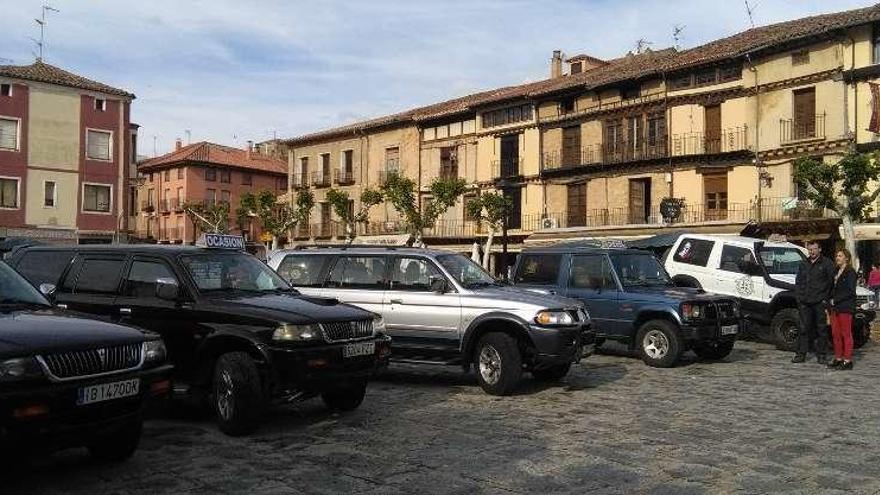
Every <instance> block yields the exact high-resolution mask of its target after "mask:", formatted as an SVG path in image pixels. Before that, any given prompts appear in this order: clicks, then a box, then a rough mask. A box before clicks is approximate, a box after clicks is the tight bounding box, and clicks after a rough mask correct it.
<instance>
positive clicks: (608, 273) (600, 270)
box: [568, 255, 617, 291]
mask: <svg viewBox="0 0 880 495" xmlns="http://www.w3.org/2000/svg"><path fill="white" fill-rule="evenodd" d="M568 286H569V287H571V288H572V289H589V290H595V291H602V290H615V291H616V290H617V282H615V281H614V274H613V273H612V270H611V264H610V263H609V262H608V258H606V257H605V256H602V255H594V256H573V257H572V258H571V272H570V273H569V276H568Z"/></svg>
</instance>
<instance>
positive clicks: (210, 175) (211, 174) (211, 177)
mask: <svg viewBox="0 0 880 495" xmlns="http://www.w3.org/2000/svg"><path fill="white" fill-rule="evenodd" d="M205 180H207V181H211V182H214V181H216V180H217V169H216V168H212V167H208V168H206V169H205Z"/></svg>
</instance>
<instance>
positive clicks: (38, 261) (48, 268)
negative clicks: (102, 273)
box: [15, 251, 73, 287]
mask: <svg viewBox="0 0 880 495" xmlns="http://www.w3.org/2000/svg"><path fill="white" fill-rule="evenodd" d="M72 259H73V252H72V251H30V252H28V253H27V254H25V255H24V256H22V257H21V261H19V262H18V266H16V267H15V269H16V270H17V271H18V272H19V273H21V274H22V276H24V278H26V279H27V280H28V282H30V283H31V284H33V285H34V286H35V287H39V286H40V284H53V285H58V278H59V277H61V274H62V273H63V272H64V269H65V268H67V265H68V264H69V263H70V260H72Z"/></svg>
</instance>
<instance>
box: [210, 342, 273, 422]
mask: <svg viewBox="0 0 880 495" xmlns="http://www.w3.org/2000/svg"><path fill="white" fill-rule="evenodd" d="M211 402H212V405H213V408H214V412H215V413H216V415H217V424H218V425H219V427H220V430H221V431H222V432H223V433H226V434H227V435H230V436H239V435H245V434H247V433H250V432H252V431H253V430H254V428H256V426H257V422H258V421H259V419H260V416H261V415H262V412H263V407H264V403H263V391H262V387H261V383H260V373H259V371H258V370H257V365H256V363H254V360H253V359H251V357H250V356H249V355H248V354H247V353H245V352H228V353H226V354H223V355H222V356H220V359H218V360H217V363H216V365H215V366H214V382H213V393H212V394H211Z"/></svg>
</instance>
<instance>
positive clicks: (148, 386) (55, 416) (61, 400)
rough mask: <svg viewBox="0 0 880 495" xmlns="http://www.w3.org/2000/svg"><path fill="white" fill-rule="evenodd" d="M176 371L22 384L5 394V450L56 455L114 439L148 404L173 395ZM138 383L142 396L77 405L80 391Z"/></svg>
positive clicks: (1, 414) (0, 441)
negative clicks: (172, 386) (107, 437)
mask: <svg viewBox="0 0 880 495" xmlns="http://www.w3.org/2000/svg"><path fill="white" fill-rule="evenodd" d="M171 369H172V367H171V365H163V366H159V367H156V368H151V369H148V370H143V371H133V372H130V373H121V374H118V375H110V376H104V377H100V378H94V379H91V380H75V381H72V382H66V383H49V382H41V383H38V384H20V385H17V386H16V387H15V388H9V389H5V390H3V391H0V448H9V447H10V446H16V447H18V448H22V449H23V450H45V451H51V450H56V449H60V448H66V447H76V446H81V445H86V444H88V443H89V442H90V441H93V440H95V439H96V438H100V437H106V436H108V435H113V434H114V433H115V432H116V430H118V429H119V428H121V427H124V426H127V425H128V424H129V423H130V422H132V421H140V417H141V413H142V411H143V407H144V403H145V401H148V400H151V399H158V398H161V397H165V396H167V395H168V393H169V391H170V389H171V386H170V385H171V382H170V376H171ZM134 378H138V379H140V387H139V391H138V394H137V395H133V396H131V397H124V398H119V399H111V400H108V401H104V402H97V403H93V404H87V405H82V406H80V405H77V403H76V400H77V397H78V395H79V389H80V388H81V387H86V386H90V385H98V384H103V383H113V382H117V381H123V380H130V379H134ZM26 411H31V413H30V414H25V412H26ZM35 411H44V412H41V413H34V412H35Z"/></svg>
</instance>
